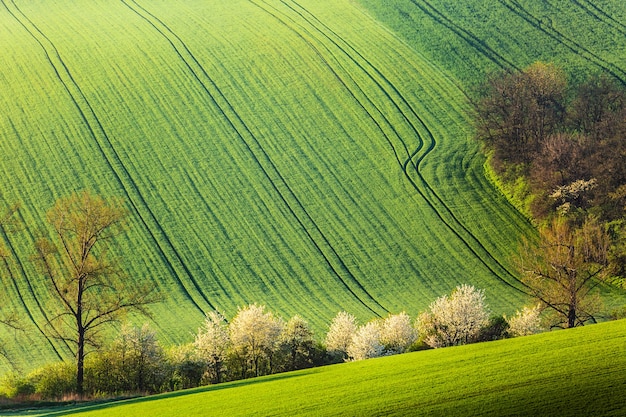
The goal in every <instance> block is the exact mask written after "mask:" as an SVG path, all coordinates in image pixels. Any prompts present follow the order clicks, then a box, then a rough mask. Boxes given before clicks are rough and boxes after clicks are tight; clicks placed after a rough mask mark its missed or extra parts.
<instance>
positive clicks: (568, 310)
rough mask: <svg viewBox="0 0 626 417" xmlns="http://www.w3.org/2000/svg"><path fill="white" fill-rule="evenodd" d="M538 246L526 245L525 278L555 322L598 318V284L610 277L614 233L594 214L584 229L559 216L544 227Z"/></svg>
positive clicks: (564, 323) (523, 252)
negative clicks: (552, 314)
mask: <svg viewBox="0 0 626 417" xmlns="http://www.w3.org/2000/svg"><path fill="white" fill-rule="evenodd" d="M539 235H540V242H539V244H538V245H536V246H535V245H531V244H529V243H526V244H525V245H524V246H523V248H522V250H521V259H520V270H521V271H522V273H523V277H522V280H523V282H524V283H525V284H526V285H527V287H528V289H529V291H530V293H531V295H532V296H534V297H535V298H536V299H537V300H538V301H539V302H541V304H542V305H543V307H544V308H548V309H550V310H551V311H552V312H553V313H554V317H553V321H552V323H551V325H552V326H553V327H567V328H570V327H576V326H582V325H583V324H585V323H586V322H588V321H591V322H595V320H596V319H595V317H596V315H597V314H598V313H599V312H600V311H601V300H600V295H599V293H598V291H597V286H598V285H599V284H602V283H603V282H606V280H607V279H608V278H609V276H610V268H609V248H610V244H611V241H610V238H609V235H608V234H607V232H606V230H605V228H604V227H603V226H602V225H601V224H600V223H599V222H598V221H596V220H595V219H593V218H589V219H587V220H586V221H585V223H584V224H583V225H582V226H581V227H580V228H575V227H572V226H571V225H570V224H569V223H568V222H567V221H566V220H565V219H563V218H556V219H554V220H553V221H552V223H551V224H550V225H548V226H545V227H542V228H541V229H540V230H539Z"/></svg>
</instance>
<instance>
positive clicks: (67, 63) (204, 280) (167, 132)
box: [0, 0, 530, 368]
mask: <svg viewBox="0 0 626 417" xmlns="http://www.w3.org/2000/svg"><path fill="white" fill-rule="evenodd" d="M0 38H2V39H10V40H11V42H3V43H2V46H1V48H2V49H1V53H2V56H3V59H4V62H6V63H7V64H8V65H5V67H3V71H2V74H1V75H0V77H1V78H0V81H1V82H2V89H3V90H2V91H3V94H2V96H1V97H0V136H1V137H2V141H0V155H1V158H2V162H1V164H0V170H1V173H2V175H3V178H4V179H5V181H4V186H3V193H2V196H3V199H4V200H5V201H7V202H11V201H19V202H21V203H22V205H23V210H22V212H21V218H22V220H23V221H24V223H25V224H27V225H29V229H26V230H23V231H21V232H19V233H18V234H16V235H12V236H11V237H10V243H11V245H12V247H13V249H14V250H15V253H16V255H17V260H18V262H19V265H18V266H19V268H18V271H19V276H18V280H17V281H16V282H15V284H11V283H7V284H6V288H5V291H7V292H8V293H9V294H10V295H11V299H12V302H13V303H14V307H15V308H16V309H18V311H20V314H22V316H23V317H24V318H25V321H26V327H27V330H29V331H28V332H26V334H24V335H20V336H19V340H18V343H15V344H9V346H7V348H8V350H9V353H10V355H11V356H12V357H13V358H14V360H16V361H17V362H18V364H19V365H22V366H23V367H25V368H29V367H32V366H36V365H38V364H41V363H43V362H44V361H47V360H50V359H52V358H55V357H57V354H58V355H60V356H63V357H68V350H67V349H66V348H65V347H64V346H62V345H59V344H58V343H56V342H54V341H48V340H46V339H45V338H44V337H43V336H42V332H41V331H40V330H38V329H37V326H38V327H39V328H41V327H42V326H43V323H44V322H45V316H46V315H47V314H48V313H47V311H49V309H48V307H47V306H48V303H49V302H50V300H49V297H48V293H47V290H46V287H45V286H44V284H43V283H42V281H41V279H40V278H38V276H37V274H36V272H35V271H34V269H33V267H32V265H31V264H30V263H29V262H28V256H29V253H30V247H31V245H32V240H33V239H34V236H35V235H36V234H37V233H39V232H37V231H36V230H37V229H43V228H44V227H45V225H44V224H43V222H42V219H43V218H44V213H45V210H46V208H47V207H49V206H50V205H51V204H52V203H53V201H54V200H55V199H56V198H58V197H60V196H63V195H66V194H68V193H69V192H71V191H72V190H77V189H81V188H91V189H94V190H96V191H97V192H100V193H103V194H105V195H108V194H116V195H120V196H122V197H124V198H126V199H127V200H128V202H129V208H131V210H132V212H133V219H132V224H131V229H130V232H129V234H128V236H127V238H125V239H120V240H119V242H118V246H117V247H116V250H115V252H116V254H117V255H119V256H120V258H121V259H123V260H124V265H125V266H127V267H128V272H129V275H130V277H132V279H137V280H139V279H141V280H144V279H148V280H151V281H152V282H154V285H155V286H158V287H159V288H161V289H162V290H163V292H164V293H165V294H167V299H166V301H165V302H164V303H163V304H161V305H159V306H156V307H155V308H154V313H155V317H156V320H155V326H156V327H157V328H158V330H159V332H160V335H161V337H162V338H163V339H164V340H165V341H166V342H172V341H175V342H181V341H184V340H188V339H189V337H190V336H189V335H190V332H192V331H194V330H195V329H196V328H197V326H198V324H199V322H200V320H201V318H202V312H203V311H207V310H208V309H211V308H215V307H218V308H220V309H221V310H224V311H225V312H226V314H227V315H230V316H232V315H233V314H234V313H235V310H236V306H238V305H243V304H245V303H251V302H260V303H265V304H267V305H268V306H269V308H271V309H272V310H274V311H277V312H278V313H279V314H282V315H284V316H290V315H292V314H294V313H299V314H301V315H303V316H305V317H306V318H307V319H309V320H310V321H311V322H312V323H313V325H314V326H315V328H316V329H317V330H318V331H319V332H320V333H321V332H322V331H323V330H324V328H325V326H326V324H327V323H328V322H329V321H330V319H331V318H332V316H333V315H334V314H335V313H336V312H337V311H339V310H342V309H343V310H348V311H351V312H353V313H355V314H357V315H358V316H359V317H360V318H361V319H363V320H366V319H369V318H371V317H372V316H374V315H376V314H380V315H384V314H386V312H387V311H393V312H397V311H400V310H407V311H408V312H409V313H410V314H412V315H414V314H416V313H417V312H418V311H419V310H421V309H423V308H424V307H425V306H426V305H427V304H428V303H429V302H431V301H432V300H433V299H434V298H435V297H437V296H439V295H441V294H443V293H445V292H448V291H449V290H450V289H451V288H453V287H454V286H455V285H457V284H458V283H464V282H469V283H473V284H475V285H477V286H479V287H481V288H486V289H487V294H488V300H489V302H490V304H491V305H492V307H493V309H494V310H495V311H509V312H510V311H513V310H514V309H515V308H517V307H519V305H521V303H523V299H522V298H521V296H520V294H519V293H518V292H517V291H516V290H513V289H512V288H511V287H510V286H509V283H513V284H514V282H515V281H514V278H513V277H512V276H511V275H510V274H509V271H510V265H508V263H507V261H506V258H507V256H508V255H509V253H510V251H511V248H513V247H514V246H515V242H516V241H517V239H518V237H519V236H520V234H525V233H529V231H530V227H529V226H528V224H527V223H526V222H525V221H524V219H522V218H521V216H519V214H517V213H516V212H515V211H514V210H513V209H512V208H511V207H510V206H509V205H508V204H507V203H506V202H505V201H504V200H503V199H502V198H501V197H499V196H498V195H497V194H496V193H495V192H494V191H493V189H492V188H491V187H490V186H489V184H488V183H487V182H486V181H485V179H484V176H483V175H482V171H481V165H480V158H478V157H477V150H476V147H475V145H473V144H472V143H471V141H470V136H471V132H470V131H468V129H467V123H468V116H467V114H466V112H465V109H466V108H467V103H466V99H465V97H464V96H463V95H462V94H461V92H460V90H458V88H456V87H455V86H454V84H453V83H452V82H451V81H450V80H449V79H447V78H446V77H445V76H443V75H442V74H441V72H440V71H439V70H437V69H435V68H434V67H433V66H431V64H429V62H428V61H427V60H425V59H424V58H423V57H422V56H421V55H419V54H417V53H416V52H415V51H414V50H413V49H411V48H410V47H409V46H407V45H406V44H404V43H403V42H402V41H401V40H399V39H398V38H397V37H395V36H394V35H393V34H392V33H390V32H388V31H387V30H386V29H385V28H384V27H383V26H381V25H380V24H379V23H377V22H376V21H374V20H373V19H371V18H369V17H368V15H367V14H365V13H363V11H362V10H360V9H359V8H357V7H355V6H354V4H353V3H351V2H349V1H301V2H298V3H296V2H281V1H274V0H272V1H268V2H264V1H241V0H238V1H231V2H227V3H225V2H217V1H215V2H206V1H194V0H187V1H184V2H180V3H179V4H177V6H176V7H175V8H173V7H171V5H170V3H169V2H165V1H156V0H155V1H138V2H133V1H125V2H117V3H111V2H108V1H77V2H71V3H68V2H61V3H56V4H53V5H51V4H48V3H47V2H38V1H28V2H26V1H19V0H15V1H10V0H5V1H3V2H2V4H0ZM3 337H4V339H5V340H7V339H12V338H13V337H14V335H13V334H5V335H3ZM55 351H56V352H57V353H55Z"/></svg>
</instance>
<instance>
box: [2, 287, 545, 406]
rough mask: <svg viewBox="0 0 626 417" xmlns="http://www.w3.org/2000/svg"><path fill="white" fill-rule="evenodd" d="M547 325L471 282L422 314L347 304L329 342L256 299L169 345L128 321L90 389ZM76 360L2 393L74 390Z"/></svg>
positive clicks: (124, 390) (212, 377)
mask: <svg viewBox="0 0 626 417" xmlns="http://www.w3.org/2000/svg"><path fill="white" fill-rule="evenodd" d="M541 330H542V326H541V322H540V318H539V310H538V309H537V308H530V309H528V308H526V309H524V310H523V311H521V312H518V313H517V314H515V315H514V316H512V317H510V318H507V317H505V316H492V315H491V312H490V310H489V308H488V306H487V304H486V303H485V296H484V292H483V291H482V290H478V289H476V288H474V287H472V286H469V285H460V286H458V287H457V288H456V289H454V290H453V291H452V293H451V294H450V295H445V296H442V297H440V298H438V299H437V300H435V301H434V302H433V303H432V304H431V305H430V306H429V309H428V311H426V312H423V313H422V314H420V315H418V316H417V317H416V318H415V320H412V319H411V318H410V317H409V315H408V314H406V313H404V312H402V313H399V314H390V315H389V316H387V317H385V318H378V319H374V320H371V321H369V322H367V323H365V324H359V323H358V320H357V319H356V317H355V316H353V315H352V314H350V313H348V312H345V311H342V312H339V313H338V314H337V315H336V316H335V317H334V318H333V320H332V321H331V323H330V324H329V326H328V331H327V333H326V334H325V336H324V338H323V340H322V341H318V340H317V339H316V337H315V334H314V332H313V330H312V329H311V327H310V325H309V324H308V322H307V321H306V320H305V319H303V318H302V317H301V316H299V315H295V316H293V317H292V318H290V319H289V320H287V321H284V320H283V319H281V318H280V317H278V316H277V315H275V314H274V313H272V312H270V311H268V310H267V309H266V307H265V306H263V305H257V304H251V305H248V306H246V307H241V308H239V309H238V311H237V314H236V315H235V316H234V317H233V318H232V319H231V320H226V318H225V317H224V316H223V315H222V314H221V313H220V312H218V311H212V312H209V313H208V314H207V315H206V318H205V320H204V322H203V323H202V324H201V325H200V326H199V328H198V331H197V333H196V334H195V337H194V341H193V342H191V343H188V344H185V345H180V346H173V347H170V348H167V349H166V348H164V347H163V346H162V345H161V344H160V343H159V341H158V338H157V335H156V332H155V331H154V330H152V329H151V328H150V326H149V325H148V324H144V325H143V326H140V327H138V326H133V325H129V324H126V325H124V326H122V327H121V329H120V330H119V333H118V335H117V337H116V338H115V340H114V341H113V342H112V343H111V344H110V345H108V346H107V347H106V348H100V349H98V350H95V351H93V352H91V354H90V355H88V356H87V358H86V360H85V362H84V377H85V380H84V386H83V391H82V395H86V396H87V397H90V398H94V397H98V396H114V395H125V394H137V393H141V394H146V393H158V392H164V391H172V390H177V389H184V388H191V387H196V386H200V385H204V384H214V383H220V382H225V381H233V380H238V379H245V378H251V377H256V376H260V375H268V374H274V373H278V372H285V371H291V370H297V369H305V368H310V367H313V366H321V365H327V364H332V363H340V362H344V361H356V360H363V359H368V358H374V357H379V356H387V355H395V354H400V353H404V352H408V351H412V350H418V349H426V348H440V347H445V346H454V345H461V344H467V343H474V342H480V341H487V340H495V339H501V338H505V337H513V336H521V335H527V334H531V333H536V332H539V331H541ZM76 366H77V365H76V363H75V362H74V363H72V362H60V363H53V364H50V365H47V366H45V367H43V368H40V369H37V370H35V371H33V372H31V373H30V374H28V375H26V376H21V375H19V374H18V373H8V374H6V375H4V377H3V378H2V379H0V395H4V396H5V397H9V398H18V399H21V400H25V399H28V398H30V399H62V398H66V399H68V398H72V396H73V395H75V394H76V393H77V390H76V388H77V386H76Z"/></svg>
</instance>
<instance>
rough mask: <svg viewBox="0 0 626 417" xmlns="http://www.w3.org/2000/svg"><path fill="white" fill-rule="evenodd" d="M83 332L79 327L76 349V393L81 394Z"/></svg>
mask: <svg viewBox="0 0 626 417" xmlns="http://www.w3.org/2000/svg"><path fill="white" fill-rule="evenodd" d="M84 369H85V332H84V331H82V329H79V332H78V349H77V350H76V393H77V394H78V395H83V380H84V375H85V370H84Z"/></svg>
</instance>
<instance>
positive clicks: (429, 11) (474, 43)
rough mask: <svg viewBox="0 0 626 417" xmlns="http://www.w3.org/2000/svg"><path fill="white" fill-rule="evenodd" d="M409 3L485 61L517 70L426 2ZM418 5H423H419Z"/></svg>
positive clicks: (513, 65)
mask: <svg viewBox="0 0 626 417" xmlns="http://www.w3.org/2000/svg"><path fill="white" fill-rule="evenodd" d="M411 2H412V3H413V4H414V5H415V6H417V7H418V8H419V9H420V10H421V11H423V12H424V13H425V14H426V15H428V16H429V17H430V18H431V19H433V20H434V21H435V22H437V23H439V24H440V25H443V26H445V27H446V28H448V29H449V30H451V31H452V32H453V33H454V34H455V35H457V36H458V37H460V38H461V39H463V40H464V41H465V42H467V43H468V44H469V45H470V46H471V47H472V48H474V49H476V50H477V51H478V52H480V53H481V54H483V55H484V56H485V57H486V58H487V59H489V60H490V61H491V62H493V63H494V64H496V65H497V66H498V67H500V68H501V69H503V70H510V69H518V68H517V66H516V65H515V64H514V63H513V62H511V61H509V60H508V59H506V58H505V57H503V56H502V55H500V54H499V53H497V52H496V51H495V50H493V49H492V48H491V47H490V46H489V45H487V44H486V43H485V42H484V41H483V40H481V39H479V38H477V37H476V36H475V35H474V34H472V33H471V32H470V31H468V30H467V29H464V28H462V27H460V26H459V25H457V24H456V23H454V22H453V21H452V20H450V19H449V18H448V17H446V16H445V15H444V14H443V13H441V12H440V11H439V10H437V9H436V8H435V7H434V6H433V5H432V4H430V3H429V2H428V1H426V0H420V1H417V0H411ZM420 3H423V5H422V4H420Z"/></svg>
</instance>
